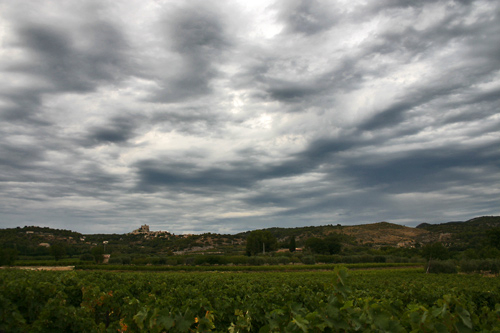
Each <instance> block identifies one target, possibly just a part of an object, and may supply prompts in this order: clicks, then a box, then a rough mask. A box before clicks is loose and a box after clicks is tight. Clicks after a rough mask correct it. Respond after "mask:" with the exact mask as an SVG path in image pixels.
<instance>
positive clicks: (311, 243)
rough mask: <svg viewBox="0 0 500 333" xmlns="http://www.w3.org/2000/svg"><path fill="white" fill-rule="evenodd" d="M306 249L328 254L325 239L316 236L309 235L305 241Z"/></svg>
mask: <svg viewBox="0 0 500 333" xmlns="http://www.w3.org/2000/svg"><path fill="white" fill-rule="evenodd" d="M305 247H306V249H308V250H310V251H311V252H313V253H317V254H328V245H327V243H326V242H325V240H323V239H321V238H318V237H310V238H308V239H307V240H306V243H305Z"/></svg>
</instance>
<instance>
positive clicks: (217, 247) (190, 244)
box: [0, 216, 500, 256]
mask: <svg viewBox="0 0 500 333" xmlns="http://www.w3.org/2000/svg"><path fill="white" fill-rule="evenodd" d="M497 227H500V216H483V217H477V218H474V219H471V220H468V221H465V222H447V223H441V224H427V223H423V224H420V225H419V226H418V227H416V228H411V227H406V226H402V225H398V224H393V223H388V222H378V223H371V224H362V225H354V226H342V225H340V224H337V225H326V226H307V227H299V228H278V227H275V228H268V229H265V230H268V231H270V232H271V233H272V234H273V235H274V236H275V237H276V238H277V239H278V243H279V244H280V246H281V247H282V248H287V247H288V245H287V244H288V242H289V240H290V238H291V237H292V236H294V237H295V238H296V242H297V247H302V246H303V245H304V243H305V241H306V240H307V239H308V238H310V237H317V238H324V237H327V236H329V235H331V234H338V235H340V236H341V237H340V239H341V240H342V243H343V245H344V248H345V249H346V250H349V249H351V251H354V249H356V250H355V251H357V252H360V251H363V249H365V250H369V249H377V248H384V247H391V248H414V247H419V246H420V245H425V244H428V243H433V242H441V243H443V244H444V245H445V246H447V247H448V248H450V249H454V250H457V251H462V250H465V249H468V248H473V249H479V248H481V247H483V246H484V244H485V241H486V240H487V239H488V232H489V231H491V229H493V228H497ZM138 230H140V229H138ZM249 234H250V231H247V232H242V233H239V234H235V235H221V234H214V233H205V234H200V235H174V234H170V233H168V232H158V231H151V232H149V229H148V230H147V232H137V230H135V231H134V232H131V233H127V234H94V235H82V234H80V233H77V232H73V231H69V230H60V229H50V228H40V227H24V228H20V227H18V228H11V229H0V245H1V247H3V248H15V249H16V250H17V251H18V253H19V255H21V256H49V255H50V251H49V247H48V246H47V245H52V244H55V243H57V244H63V245H64V246H65V247H66V254H67V255H69V256H78V255H81V254H85V253H89V252H90V249H91V248H92V247H95V246H103V247H105V250H106V251H107V252H113V253H118V254H120V255H139V256H142V255H143V256H162V255H172V254H187V253H213V254H218V253H225V254H243V253H244V252H245V243H246V238H247V237H248V235H249ZM41 244H43V245H41Z"/></svg>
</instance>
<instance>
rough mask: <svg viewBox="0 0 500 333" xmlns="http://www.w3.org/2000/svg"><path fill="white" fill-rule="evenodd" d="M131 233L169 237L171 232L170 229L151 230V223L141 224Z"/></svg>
mask: <svg viewBox="0 0 500 333" xmlns="http://www.w3.org/2000/svg"><path fill="white" fill-rule="evenodd" d="M130 234H131V235H144V237H146V238H149V237H168V235H170V233H169V232H168V231H150V230H149V225H147V224H144V225H141V227H140V228H139V229H135V230H134V231H132V232H131V233H130Z"/></svg>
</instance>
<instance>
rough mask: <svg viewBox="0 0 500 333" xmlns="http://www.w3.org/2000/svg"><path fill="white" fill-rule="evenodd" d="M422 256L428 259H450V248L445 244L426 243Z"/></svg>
mask: <svg viewBox="0 0 500 333" xmlns="http://www.w3.org/2000/svg"><path fill="white" fill-rule="evenodd" d="M422 256H423V257H424V258H426V259H427V260H432V259H440V260H446V259H449V257H450V254H449V252H448V249H447V248H446V247H444V245H443V244H441V243H432V244H426V245H425V246H424V247H423V248H422Z"/></svg>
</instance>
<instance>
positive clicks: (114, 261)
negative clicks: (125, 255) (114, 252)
mask: <svg viewBox="0 0 500 333" xmlns="http://www.w3.org/2000/svg"><path fill="white" fill-rule="evenodd" d="M108 263H109V264H110V265H122V264H123V261H122V258H119V257H116V258H114V257H111V258H109V262H108Z"/></svg>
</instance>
